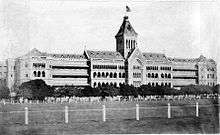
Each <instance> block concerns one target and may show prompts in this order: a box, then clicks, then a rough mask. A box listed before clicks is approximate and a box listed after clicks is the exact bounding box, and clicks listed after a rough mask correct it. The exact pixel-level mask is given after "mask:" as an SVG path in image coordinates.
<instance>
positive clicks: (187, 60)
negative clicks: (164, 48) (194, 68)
mask: <svg viewBox="0 0 220 135" xmlns="http://www.w3.org/2000/svg"><path fill="white" fill-rule="evenodd" d="M168 59H169V60H170V61H173V62H198V60H197V59H194V58H191V59H182V58H170V57H169V58H168Z"/></svg>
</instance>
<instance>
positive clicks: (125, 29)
mask: <svg viewBox="0 0 220 135" xmlns="http://www.w3.org/2000/svg"><path fill="white" fill-rule="evenodd" d="M124 34H125V35H129V36H137V33H136V32H135V30H134V28H133V27H132V26H131V24H130V22H129V20H128V16H125V17H124V20H123V23H122V25H121V27H120V29H119V31H118V33H117V34H116V36H115V37H118V36H121V35H124Z"/></svg>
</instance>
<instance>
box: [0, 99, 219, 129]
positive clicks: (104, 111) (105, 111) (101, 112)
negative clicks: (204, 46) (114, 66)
mask: <svg viewBox="0 0 220 135" xmlns="http://www.w3.org/2000/svg"><path fill="white" fill-rule="evenodd" d="M100 105H101V104H100ZM100 105H98V106H100ZM183 106H184V107H191V108H190V109H192V108H193V111H192V112H193V116H195V117H199V114H200V112H199V109H200V108H199V107H211V106H218V107H219V104H212V105H199V103H198V102H196V103H195V104H190V105H183ZM179 107H181V106H180V105H176V106H175V105H173V106H171V104H170V103H168V104H167V106H147V107H146V106H140V105H139V104H136V106H134V107H129V108H112V107H108V108H107V107H106V105H105V104H102V107H101V106H100V108H89V109H73V108H71V107H69V106H67V105H65V106H64V108H63V109H56V110H50V109H48V110H34V109H33V110H29V108H28V107H25V108H24V110H19V111H2V112H0V115H2V117H4V116H3V114H6V115H10V114H14V113H15V114H18V113H21V114H20V117H22V115H23V119H24V124H25V125H28V124H29V123H30V122H33V120H32V121H31V120H30V119H29V118H30V114H32V115H33V113H37V114H40V115H41V114H42V113H45V114H46V113H59V115H62V117H64V120H63V122H64V123H66V124H67V123H69V122H70V120H71V118H70V114H72V113H74V114H75V113H76V114H78V115H80V114H81V113H85V112H86V113H87V115H88V114H92V112H96V113H97V114H98V117H99V120H100V121H103V122H106V119H108V115H109V118H110V117H111V115H113V116H114V114H111V112H112V111H120V112H125V111H128V113H131V112H132V113H131V115H132V116H133V118H135V119H136V120H137V121H139V120H140V119H141V117H140V115H141V114H140V112H142V113H143V111H146V110H147V111H155V109H162V110H164V111H166V110H167V118H168V119H171V118H172V115H173V114H172V110H173V112H175V109H178V108H179ZM185 109H186V108H185ZM22 113H23V114H22ZM161 113H163V115H165V114H164V112H163V111H161ZM72 115H73V114H72ZM129 115H130V114H129ZM74 116H76V117H77V115H74ZM100 116H101V118H100ZM191 116H192V115H191ZM39 117H40V116H39ZM119 117H120V116H119ZM120 118H121V117H120Z"/></svg>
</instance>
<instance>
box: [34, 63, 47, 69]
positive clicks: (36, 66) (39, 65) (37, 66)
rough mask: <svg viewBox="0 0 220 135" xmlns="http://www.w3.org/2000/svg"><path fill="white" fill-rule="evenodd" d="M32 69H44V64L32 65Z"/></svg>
mask: <svg viewBox="0 0 220 135" xmlns="http://www.w3.org/2000/svg"><path fill="white" fill-rule="evenodd" d="M33 67H34V68H45V63H33Z"/></svg>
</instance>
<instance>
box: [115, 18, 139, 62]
mask: <svg viewBox="0 0 220 135" xmlns="http://www.w3.org/2000/svg"><path fill="white" fill-rule="evenodd" d="M137 36H138V34H137V33H136V32H135V30H134V29H133V27H132V26H131V24H130V22H129V20H128V16H124V20H123V23H122V25H121V27H120V29H119V31H118V33H117V34H116V36H115V38H116V51H117V52H120V53H121V55H122V56H123V57H124V58H125V59H126V58H127V57H128V55H129V54H130V53H131V52H132V51H133V50H134V49H135V48H136V47H137Z"/></svg>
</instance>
